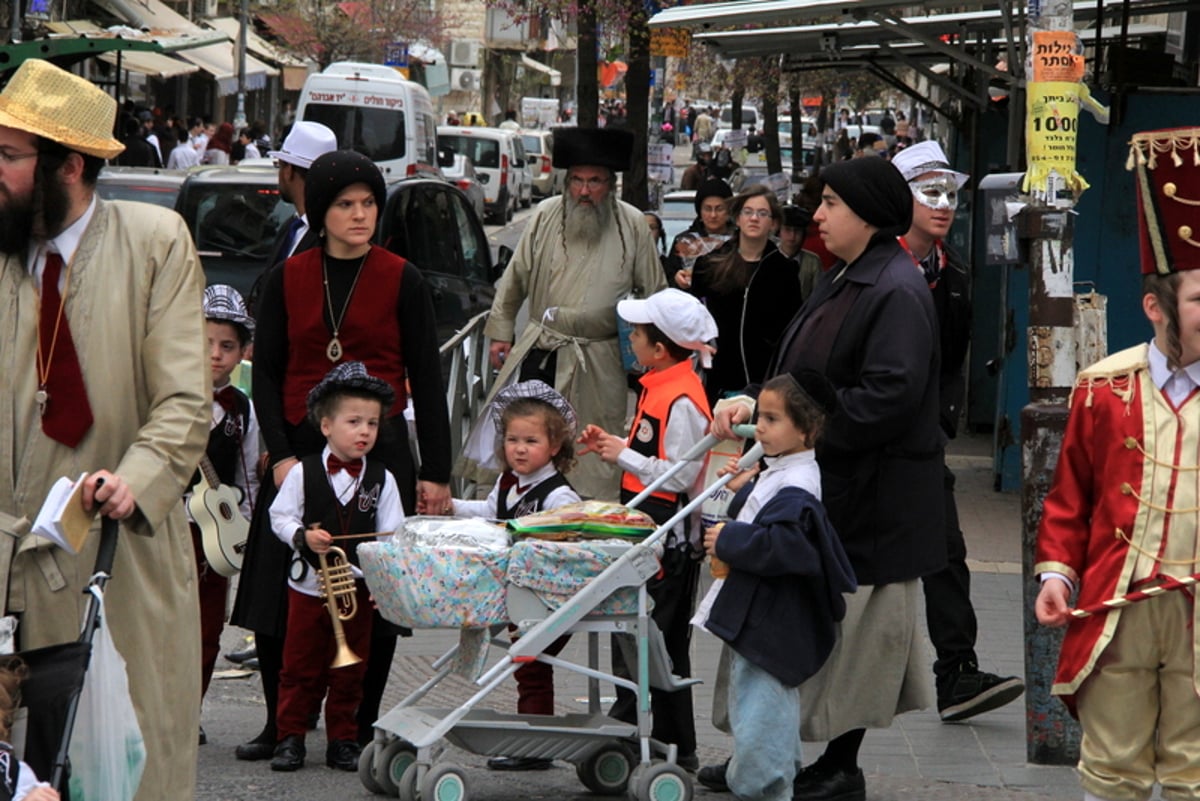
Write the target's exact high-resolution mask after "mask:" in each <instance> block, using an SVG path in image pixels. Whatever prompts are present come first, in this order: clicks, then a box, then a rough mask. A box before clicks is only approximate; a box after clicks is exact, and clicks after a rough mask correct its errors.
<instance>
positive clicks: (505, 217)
mask: <svg viewBox="0 0 1200 801" xmlns="http://www.w3.org/2000/svg"><path fill="white" fill-rule="evenodd" d="M437 137H438V149H439V150H443V149H449V150H452V151H454V152H455V153H461V154H462V155H464V156H467V157H468V158H470V159H471V162H472V163H473V164H474V165H475V172H476V174H477V175H478V177H479V180H480V182H481V183H482V184H483V190H484V194H485V195H486V201H485V202H486V205H487V214H488V217H489V218H490V219H491V221H492V222H495V223H505V222H509V221H511V220H512V218H513V214H514V213H516V210H517V206H523V205H528V204H526V202H525V199H526V197H529V198H532V195H533V186H532V184H533V182H532V180H531V179H530V177H529V172H528V170H527V169H526V168H525V160H524V152H525V150H524V146H523V145H522V144H521V137H520V136H519V135H517V134H516V132H514V131H507V130H503V129H501V128H480V127H474V126H470V127H461V126H456V125H455V126H451V125H441V126H438V129H437ZM518 148H520V150H518ZM530 202H532V200H530Z"/></svg>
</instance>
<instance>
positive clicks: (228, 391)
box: [213, 384, 237, 414]
mask: <svg viewBox="0 0 1200 801" xmlns="http://www.w3.org/2000/svg"><path fill="white" fill-rule="evenodd" d="M213 400H215V401H216V402H217V403H219V404H221V408H222V409H224V410H225V414H232V413H233V410H234V408H235V404H236V403H237V390H236V389H234V388H233V384H229V385H228V386H224V387H221V388H220V389H218V390H217V391H216V392H214V393H213Z"/></svg>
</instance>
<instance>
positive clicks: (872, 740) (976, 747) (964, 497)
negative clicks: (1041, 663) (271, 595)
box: [198, 438, 1082, 801]
mask: <svg viewBox="0 0 1200 801" xmlns="http://www.w3.org/2000/svg"><path fill="white" fill-rule="evenodd" d="M989 447H990V442H989V441H987V440H984V439H981V438H968V439H964V440H956V441H955V442H954V443H952V449H951V454H952V455H951V457H950V460H949V461H950V463H951V466H952V468H954V470H955V472H956V474H957V476H958V502H959V508H960V512H961V517H962V522H963V529H964V532H965V533H966V536H967V543H968V552H969V554H970V556H971V565H972V571H973V586H972V595H973V598H974V602H975V608H976V612H977V613H978V616H979V624H980V638H979V643H978V652H979V657H980V661H981V667H982V668H983V669H985V670H989V671H992V672H996V673H1000V674H1003V675H1023V673H1024V666H1023V659H1024V645H1023V642H1024V637H1023V633H1022V611H1021V607H1022V600H1021V576H1020V542H1021V535H1020V499H1019V496H1018V495H1016V494H1000V493H996V492H994V491H993V490H992V483H991V471H990V465H991V461H990V458H989V457H988V456H987V453H988V449H989ZM239 634H240V632H238V631H236V630H233V631H228V632H227V633H226V641H227V643H228V645H229V646H230V647H233V646H235V645H236V641H237V638H238V635H239ZM602 639H605V638H602ZM455 641H456V635H455V634H454V632H445V631H421V632H417V634H416V636H414V637H412V638H411V639H407V640H401V641H400V644H399V647H398V649H397V657H396V662H395V664H394V666H393V671H392V678H391V682H390V684H389V690H388V693H387V695H386V696H385V699H384V702H385V703H384V708H385V709H387V708H389V707H390V706H391V705H394V704H395V703H397V702H398V701H399V700H400V698H402V697H403V696H404V695H405V694H406V693H407V692H409V691H410V690H411V689H412V688H414V687H416V686H418V685H419V684H420V683H422V682H423V681H424V680H426V679H427V678H428V677H429V676H430V675H431V671H430V668H429V664H430V662H431V661H432V660H433V659H434V658H435V657H436V656H438V655H440V654H441V653H442V652H443V651H444V650H445V649H446V648H447V647H449V645H450V644H452V643H453V642H455ZM694 642H695V653H694V656H693V665H694V666H695V668H696V670H697V673H698V675H699V676H701V677H702V678H703V679H704V681H705V683H704V684H702V685H700V686H698V687H697V688H696V715H697V729H698V734H699V739H700V756H701V760H702V761H703V762H705V763H711V762H717V761H720V760H723V759H724V758H725V757H726V756H728V753H729V747H730V743H729V740H728V739H727V738H726V737H725V735H723V734H721V733H720V732H718V731H716V730H715V729H714V728H713V727H712V725H711V724H710V723H709V714H710V709H711V702H712V679H713V677H714V674H715V670H716V662H717V654H718V652H719V644H718V642H717V640H716V639H715V638H713V637H711V636H707V635H700V636H697V637H696V638H695V639H694ZM606 645H607V644H606V643H605V644H604V649H605V650H607V648H606ZM584 648H585V640H584V638H583V637H581V636H576V637H575V638H574V640H573V641H572V642H571V644H570V645H569V646H568V648H567V650H566V651H565V652H564V654H563V656H564V657H565V658H568V659H571V660H573V661H579V662H583V661H585V660H584ZM227 650H228V649H227ZM607 660H608V657H607V654H604V655H602V663H601V664H605V665H606V664H608V662H607ZM223 667H229V665H228V663H224V661H223V660H222V662H221V664H219V665H218V669H220V668H223ZM557 688H558V697H557V700H558V704H557V706H558V709H559V711H561V712H578V711H582V710H583V708H584V703H585V701H584V697H585V695H586V690H585V685H584V682H583V681H582V680H581V679H579V678H577V677H574V676H571V677H565V676H560V677H559V679H558V682H557ZM470 689H471V688H470V685H468V684H466V683H465V682H460V681H447V682H444V683H443V684H442V685H440V686H439V687H438V688H437V689H436V690H435V691H434V693H433V694H432V696H431V697H430V699H429V701H428V703H430V704H434V703H438V704H441V703H445V704H450V705H457V704H458V703H461V702H462V701H463V700H464V699H466V698H467V697H469V695H470V694H471V693H470ZM602 691H603V692H610V691H611V688H605V689H603V690H602ZM260 693H261V690H260V688H259V686H258V679H257V677H251V678H250V679H248V680H237V681H222V682H214V687H213V690H210V693H209V695H210V697H209V699H208V701H207V702H206V707H205V714H204V725H205V728H206V729H207V731H208V735H209V742H210V745H208V746H206V747H204V748H202V749H201V752H200V754H201V755H200V792H199V794H198V798H199V799H202V801H208V800H209V799H214V800H215V799H222V801H225V800H226V799H229V800H232V799H242V798H245V799H255V801H263V799H273V798H280V799H284V798H286V799H290V800H291V801H305V799H314V801H315V799H328V798H332V797H340V798H346V799H359V798H363V799H365V798H371V797H372V796H370V794H369V793H367V792H366V790H365V789H364V788H363V787H362V786H361V784H359V783H358V780H357V779H356V778H355V777H354V776H353V774H338V773H336V772H335V771H331V770H329V769H327V768H325V767H324V766H323V765H322V764H321V762H322V761H323V760H322V759H321V756H323V754H324V734H323V732H321V731H317V732H313V733H312V734H311V735H310V737H309V764H310V765H311V766H312V767H310V768H307V769H305V770H303V771H301V772H299V773H297V774H278V773H275V774H272V773H271V772H270V771H269V770H268V769H267V767H266V765H264V764H262V763H257V764H252V763H244V762H237V761H235V760H234V759H233V755H232V749H233V746H234V745H235V744H236V743H238V742H240V741H241V740H242V739H245V738H246V737H247V736H248V735H250V734H252V733H253V732H255V731H257V729H258V727H260V726H261V723H262V717H261V715H262V707H261V695H260ZM484 706H487V707H490V708H495V709H499V710H502V711H513V710H515V708H516V692H515V687H514V686H505V687H503V688H501V689H500V690H499V691H497V692H495V693H493V695H492V696H490V697H489V698H488V699H487V702H486V703H485V704H484ZM1024 720H1025V706H1024V703H1023V699H1022V700H1018V701H1016V702H1014V703H1013V704H1010V705H1008V706H1007V707H1004V708H1002V709H999V710H996V711H994V712H991V713H988V714H985V715H982V716H980V717H978V718H975V719H973V720H971V721H968V722H964V723H956V724H945V723H942V722H941V721H940V720H939V719H938V717H937V714H936V711H934V710H926V711H923V712H914V713H909V714H907V715H903V716H901V717H900V718H897V720H896V722H895V724H894V725H893V726H892V727H891V728H889V729H887V730H886V731H879V730H873V731H870V732H868V734H867V737H866V740H865V742H864V744H863V750H862V754H861V758H862V765H863V768H864V770H865V771H866V772H867V774H868V776H867V797H868V799H870V801H913V800H915V799H920V800H921V801H939V799H947V800H949V799H971V800H972V801H973V800H974V799H979V801H1009V800H1010V799H1044V798H1054V799H1064V800H1065V799H1080V798H1082V792H1081V791H1080V790H1079V788H1078V783H1077V780H1076V777H1075V772H1074V770H1073V769H1072V768H1070V767H1043V766H1032V765H1029V764H1027V763H1026V760H1025V728H1024ZM805 747H806V755H807V756H811V757H815V756H816V755H818V754H819V753H820V751H821V748H822V746H821V744H805ZM448 758H450V759H452V760H453V761H455V762H458V763H459V764H461V765H463V766H464V767H465V768H466V769H467V774H468V780H469V781H470V782H471V798H472V799H477V800H478V801H529V800H530V799H542V798H545V799H576V798H578V799H587V798H594V797H595V796H592V795H590V794H589V793H587V791H586V790H584V789H583V787H582V785H581V784H580V783H579V781H578V780H577V778H576V776H575V771H574V770H573V769H572V768H571V766H569V765H566V764H556V766H555V768H554V769H552V770H549V771H545V772H540V773H529V774H497V773H492V772H489V771H487V770H486V768H485V767H484V759H483V758H482V757H479V756H475V755H471V754H465V753H462V752H456V753H453V754H451V755H450V756H449V757H448ZM696 797H697V798H714V799H716V798H726V799H732V796H730V795H720V794H716V793H711V792H709V791H708V790H706V789H705V788H703V787H701V786H699V785H697V787H696Z"/></svg>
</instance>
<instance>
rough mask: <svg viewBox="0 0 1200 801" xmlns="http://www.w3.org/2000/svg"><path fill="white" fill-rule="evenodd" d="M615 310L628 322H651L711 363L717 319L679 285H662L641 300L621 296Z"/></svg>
mask: <svg viewBox="0 0 1200 801" xmlns="http://www.w3.org/2000/svg"><path fill="white" fill-rule="evenodd" d="M617 314H618V315H619V316H620V317H621V319H622V320H627V321H628V322H631V323H642V324H645V323H653V324H654V325H655V326H656V327H657V328H658V330H659V331H662V332H663V333H664V334H666V335H667V336H668V337H670V338H671V341H672V342H674V343H675V344H676V345H679V346H680V347H682V348H688V349H689V350H694V351H696V352H697V353H699V354H700V363H701V364H702V365H703V366H704V367H705V368H708V367H712V354H713V353H715V352H716V348H714V347H713V346H712V345H710V344H709V342H711V341H713V340H715V339H716V338H717V322H716V320H714V319H713V316H712V315H711V314H709V311H708V309H706V308H704V304H703V303H701V302H700V301H699V300H698V299H697V298H695V297H693V296H692V295H689V294H688V293H686V292H684V291H683V290H680V289H664V290H662V291H660V292H655V293H654V294H653V295H651V296H650V297H648V298H646V299H645V300H622V301H620V302H619V303H617Z"/></svg>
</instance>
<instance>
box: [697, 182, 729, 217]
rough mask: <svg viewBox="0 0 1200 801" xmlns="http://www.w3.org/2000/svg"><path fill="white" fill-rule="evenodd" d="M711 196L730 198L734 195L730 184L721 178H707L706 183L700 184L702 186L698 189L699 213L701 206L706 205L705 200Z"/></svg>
mask: <svg viewBox="0 0 1200 801" xmlns="http://www.w3.org/2000/svg"><path fill="white" fill-rule="evenodd" d="M710 197H719V198H723V199H725V200H728V199H729V198H731V197H733V190H732V189H730V188H729V184H727V183H725V182H724V181H722V180H721V179H720V178H705V179H704V183H702V184H700V188H699V189H697V190H696V213H697V214H699V213H700V207H701V206H703V205H704V201H705V200H706V199H708V198H710Z"/></svg>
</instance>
